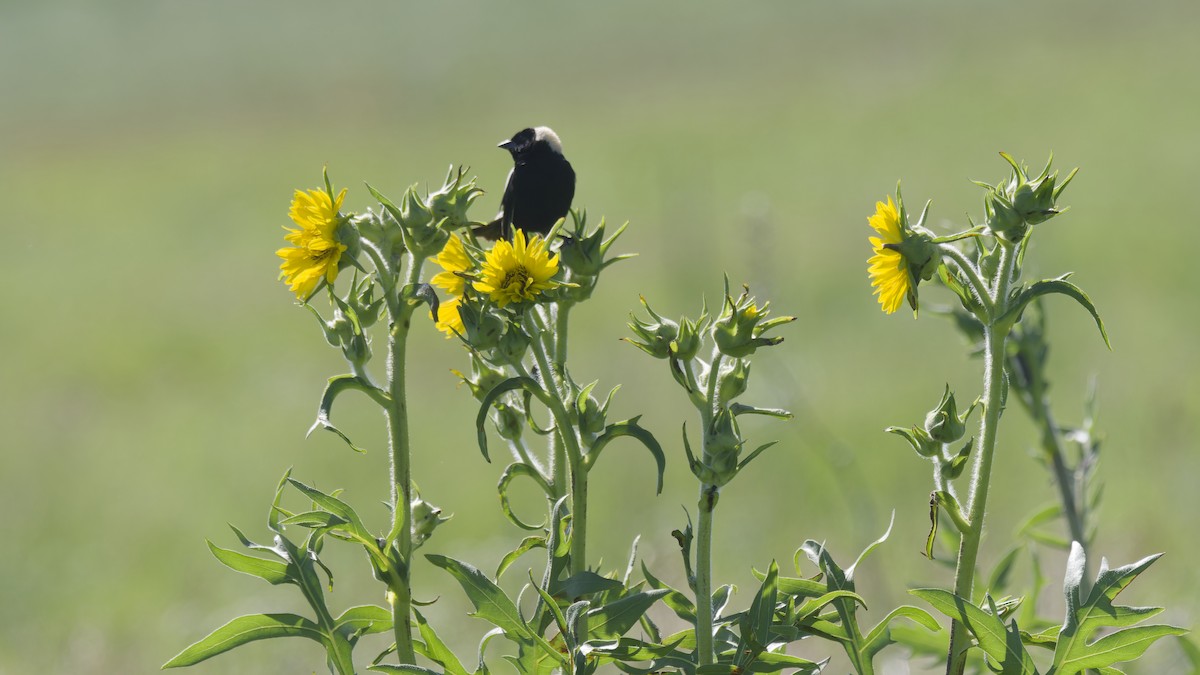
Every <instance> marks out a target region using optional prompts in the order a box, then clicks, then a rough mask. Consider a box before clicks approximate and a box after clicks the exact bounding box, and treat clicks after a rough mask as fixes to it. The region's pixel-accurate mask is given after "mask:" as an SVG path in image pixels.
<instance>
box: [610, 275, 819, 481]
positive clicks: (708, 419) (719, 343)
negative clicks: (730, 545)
mask: <svg viewBox="0 0 1200 675" xmlns="http://www.w3.org/2000/svg"><path fill="white" fill-rule="evenodd" d="M767 304H768V303H764V304H763V305H762V306H761V307H760V306H759V305H758V304H757V302H756V301H755V300H754V298H753V297H751V296H750V292H749V289H743V291H742V294H741V295H740V296H738V297H737V298H734V297H733V296H732V295H731V294H730V293H729V281H728V279H726V281H725V295H724V299H723V304H722V311H721V314H720V315H719V316H718V317H717V318H716V319H713V318H711V317H710V316H709V314H708V311H707V309H705V310H703V311H702V312H701V315H700V318H698V319H695V320H692V319H689V318H687V317H681V318H680V319H679V321H672V320H670V319H666V318H664V317H662V316H661V315H659V314H658V313H657V312H655V311H654V310H653V309H651V308H650V305H649V303H648V302H646V299H645V298H642V307H643V308H644V309H645V310H646V314H648V315H649V318H648V319H641V318H638V317H631V318H632V321H631V322H630V323H629V328H630V330H632V331H633V334H634V337H632V338H626V339H625V340H626V342H629V343H630V344H632V345H633V346H635V347H637V348H638V349H640V350H642V351H643V352H645V353H647V354H649V355H650V356H652V357H654V358H656V359H666V360H667V361H668V365H669V366H670V370H671V375H672V376H673V377H674V378H675V381H676V382H678V383H679V385H680V386H682V387H683V388H684V389H686V390H687V392H688V396H689V398H690V400H691V401H692V403H693V404H694V405H695V406H696V407H697V409H698V410H700V412H701V418H702V419H703V420H704V422H705V426H704V429H703V431H702V434H703V435H702V439H701V440H702V445H701V449H702V452H701V453H700V456H699V457H696V456H695V455H694V453H693V452H692V450H691V447H690V446H689V445H688V444H687V437H686V434H685V436H684V444H685V445H684V448H685V450H686V451H687V454H688V463H689V465H690V466H691V469H692V473H694V474H695V475H696V477H697V478H698V479H699V480H700V481H701V482H702V483H704V484H705V485H712V486H716V487H720V486H722V485H724V484H726V483H728V482H729V481H730V480H732V479H733V477H734V476H735V475H737V473H738V472H739V471H740V470H741V469H742V468H743V467H745V466H746V464H747V463H748V462H749V461H750V460H751V459H753V458H754V457H755V456H757V454H758V453H759V452H761V451H762V450H764V449H766V447H767V446H762V447H760V448H758V449H757V450H755V451H754V452H753V453H751V454H750V455H748V456H746V457H744V458H743V456H742V450H743V448H744V446H745V444H746V440H745V438H744V437H743V436H742V432H741V429H740V428H739V427H738V422H737V417H738V416H739V415H742V414H747V413H754V414H765V415H771V416H774V417H780V418H785V419H786V418H788V417H791V415H790V413H788V412H786V411H783V410H775V409H764V408H756V407H753V406H747V405H742V404H740V403H736V402H735V399H737V398H738V397H740V396H741V395H742V394H744V393H745V392H746V389H747V386H748V384H749V379H750V357H751V356H752V355H753V354H754V353H755V352H756V351H757V350H758V349H759V348H760V347H771V346H774V345H777V344H779V343H780V342H782V341H783V338H782V337H777V336H770V337H768V336H766V335H765V333H766V332H767V331H768V330H770V329H772V328H774V327H775V326H779V325H781V324H785V323H789V322H791V321H795V317H792V316H781V317H775V318H768V314H769V310H768V308H767ZM706 341H707V342H710V343H711V345H710V352H709V353H710V354H711V356H710V357H709V358H708V359H707V360H705V359H703V358H701V357H700V356H699V354H700V353H701V349H702V347H703V346H704V343H705V342H706Z"/></svg>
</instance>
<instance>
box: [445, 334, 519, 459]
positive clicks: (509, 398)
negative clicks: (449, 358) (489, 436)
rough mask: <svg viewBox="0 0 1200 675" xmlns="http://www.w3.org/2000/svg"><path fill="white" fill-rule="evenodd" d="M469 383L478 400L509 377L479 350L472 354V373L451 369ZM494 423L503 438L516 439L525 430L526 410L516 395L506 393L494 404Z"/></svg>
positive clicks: (473, 394)
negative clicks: (488, 360)
mask: <svg viewBox="0 0 1200 675" xmlns="http://www.w3.org/2000/svg"><path fill="white" fill-rule="evenodd" d="M451 372H453V373H454V374H455V375H457V376H458V377H459V379H461V380H462V381H463V384H465V385H467V388H468V389H470V390H471V395H472V396H474V397H475V400H477V401H483V400H484V399H486V398H487V397H488V394H490V393H491V392H492V390H493V389H495V388H496V387H497V386H498V385H500V384H502V383H503V382H505V381H506V380H508V379H509V376H508V374H506V373H505V372H504V370H502V369H501V368H497V367H495V366H492V365H490V364H489V363H488V362H487V361H485V360H484V359H483V357H482V356H480V355H479V353H478V352H472V354H471V374H470V375H464V374H463V373H462V372H460V371H457V370H454V371H451ZM491 419H492V423H493V424H495V426H496V431H497V432H498V433H499V434H500V437H501V438H504V439H507V440H510V441H515V440H517V439H518V438H520V437H521V434H522V433H523V432H524V431H525V410H524V408H523V407H522V405H521V403H520V402H519V401H518V400H517V398H516V396H515V395H506V396H504V397H503V398H502V399H501V400H498V401H495V402H494V403H493V404H492V412H491Z"/></svg>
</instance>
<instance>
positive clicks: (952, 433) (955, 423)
mask: <svg viewBox="0 0 1200 675" xmlns="http://www.w3.org/2000/svg"><path fill="white" fill-rule="evenodd" d="M925 431H926V432H927V433H928V434H929V437H930V438H932V439H933V440H935V441H937V442H939V443H953V442H955V441H957V440H958V439H960V438H962V437H963V434H965V433H966V431H967V425H966V424H964V423H963V420H962V419H960V418H959V416H958V406H957V404H955V402H954V393H953V392H951V391H950V385H946V391H945V393H943V394H942V400H941V402H940V403H938V405H937V407H936V408H934V409H933V410H930V411H929V414H928V415H926V416H925Z"/></svg>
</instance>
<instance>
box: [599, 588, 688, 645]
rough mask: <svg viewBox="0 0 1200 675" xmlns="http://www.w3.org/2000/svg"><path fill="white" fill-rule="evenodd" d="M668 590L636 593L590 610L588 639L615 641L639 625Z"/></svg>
mask: <svg viewBox="0 0 1200 675" xmlns="http://www.w3.org/2000/svg"><path fill="white" fill-rule="evenodd" d="M669 592H670V591H667V590H651V591H642V592H639V593H634V594H633V595H629V596H626V597H624V598H621V599H620V600H617V601H616V602H613V603H610V604H607V605H605V606H603V607H596V608H593V609H591V610H588V613H587V616H588V638H589V639H593V640H615V639H617V638H619V637H621V636H622V635H624V634H625V633H627V632H628V631H629V629H630V628H633V626H634V625H636V624H637V622H638V619H640V618H641V617H642V615H643V614H645V613H646V610H647V609H650V606H651V605H653V604H654V603H655V602H657V601H658V599H659V598H661V597H663V596H665V595H667V594H668V593H669Z"/></svg>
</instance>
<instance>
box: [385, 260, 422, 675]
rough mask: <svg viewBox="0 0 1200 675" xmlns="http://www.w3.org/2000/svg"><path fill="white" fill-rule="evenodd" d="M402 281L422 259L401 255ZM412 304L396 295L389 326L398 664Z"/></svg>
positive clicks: (402, 639) (408, 483) (408, 476)
mask: <svg viewBox="0 0 1200 675" xmlns="http://www.w3.org/2000/svg"><path fill="white" fill-rule="evenodd" d="M404 262H405V272H406V279H405V282H406V284H414V283H416V282H417V279H418V278H419V275H420V273H421V263H422V262H423V261H422V260H418V259H417V258H416V257H415V256H413V255H412V254H411V253H409V254H407V255H406V256H405V259H404ZM412 315H413V307H412V305H409V304H408V303H407V302H405V301H403V300H401V301H400V302H399V303H397V304H396V305H395V309H394V311H393V312H392V317H391V324H390V325H389V329H388V361H387V380H388V395H389V396H390V397H391V401H390V405H389V407H388V410H387V422H388V441H389V443H388V449H389V453H388V454H389V457H390V460H391V479H392V485H391V488H392V490H391V493H392V494H391V498H392V529H391V536H393V537H394V538H395V540H394V542H393V546H395V547H396V553H397V557H398V558H399V561H400V565H399V569H397V570H396V575H395V576H396V577H398V578H396V579H395V580H394V581H393V582H392V583H391V584H390V586H391V588H390V590H391V592H392V629H393V632H394V633H395V635H396V656H397V657H398V658H399V659H400V663H403V664H415V663H416V662H417V657H416V653H415V652H414V651H413V643H412V590H411V589H412V464H411V456H410V448H409V436H408V400H407V398H406V394H405V388H404V377H405V356H406V349H407V345H408V330H409V326H410V324H411V322H412Z"/></svg>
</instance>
